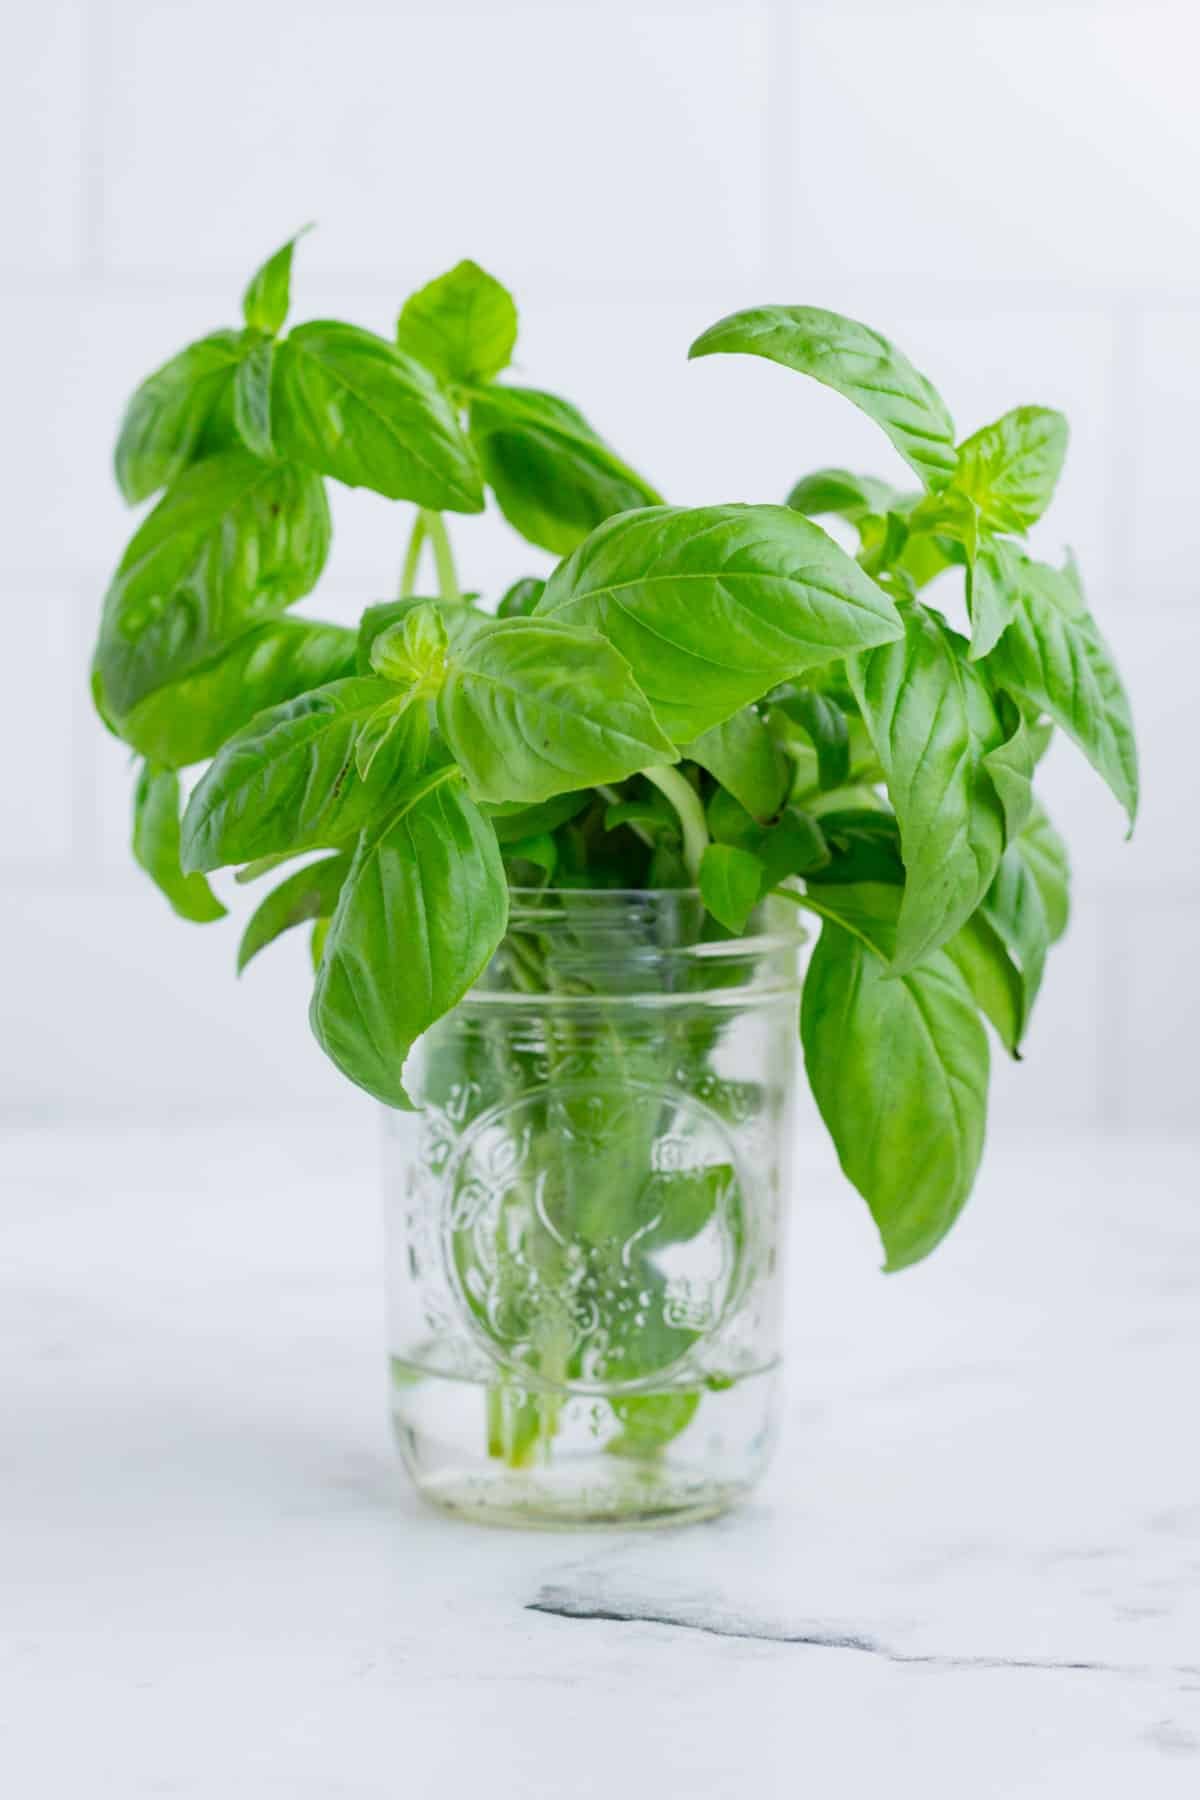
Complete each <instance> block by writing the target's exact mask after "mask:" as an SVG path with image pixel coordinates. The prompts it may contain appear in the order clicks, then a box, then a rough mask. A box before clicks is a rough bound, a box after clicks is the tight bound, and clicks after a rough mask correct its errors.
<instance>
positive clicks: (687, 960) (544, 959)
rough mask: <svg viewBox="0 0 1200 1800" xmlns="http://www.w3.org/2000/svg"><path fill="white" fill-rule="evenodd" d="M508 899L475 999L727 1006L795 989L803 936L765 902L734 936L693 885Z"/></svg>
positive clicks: (791, 912)
mask: <svg viewBox="0 0 1200 1800" xmlns="http://www.w3.org/2000/svg"><path fill="white" fill-rule="evenodd" d="M509 900H510V910H509V920H508V929H507V932H506V934H505V938H504V940H503V942H502V943H501V946H500V948H499V950H498V951H497V953H496V955H495V957H494V958H493V960H492V962H491V964H490V965H489V967H488V969H487V971H486V972H485V975H484V976H483V978H482V979H481V981H479V982H478V983H477V984H476V986H475V987H474V989H473V990H472V997H473V998H480V997H487V998H492V997H499V996H501V995H503V996H505V997H508V998H512V999H514V1000H516V999H521V998H523V999H525V1000H527V1001H528V1000H531V999H534V998H535V997H536V999H537V1000H538V1001H556V1000H561V1001H564V1002H567V1003H569V1004H574V1005H578V1004H580V1003H584V1004H587V1003H589V1002H592V1003H595V1002H596V1001H603V1002H606V1003H608V1002H611V1001H612V1000H613V999H615V998H618V997H619V998H621V999H623V1000H634V999H642V1000H652V1001H654V1002H657V1003H663V1002H667V1003H673V1004H689V1005H695V1004H697V1003H700V1004H719V1005H726V1004H735V1003H738V1002H740V1001H743V1000H744V999H745V998H746V997H747V995H748V994H749V993H750V992H754V993H756V994H758V995H760V996H761V995H762V994H763V993H764V992H765V991H770V992H773V993H780V992H784V991H788V992H795V991H796V990H797V989H798V987H799V972H798V967H797V958H798V953H799V950H800V947H801V946H802V945H803V944H804V943H806V942H807V941H808V936H809V934H808V932H807V931H806V930H805V929H804V926H803V924H801V922H800V920H799V918H798V917H797V915H796V910H795V909H794V908H793V907H792V906H791V905H790V903H789V902H788V901H786V900H783V899H779V898H777V897H774V896H771V895H768V896H767V898H766V899H765V900H764V901H762V902H760V903H759V905H758V907H757V908H756V909H755V911H754V913H753V914H752V915H751V917H750V919H749V920H748V921H747V924H746V927H745V929H744V930H743V931H742V932H741V933H739V934H738V935H736V936H733V935H730V934H728V933H724V932H723V931H722V928H721V926H720V925H719V924H718V923H717V922H716V921H715V920H714V919H713V918H712V917H711V915H710V914H709V913H708V912H707V910H706V908H705V905H704V901H703V899H702V897H701V895H700V891H699V889H698V888H694V887H691V888H572V887H567V888H556V887H551V886H547V887H540V888H529V887H520V888H512V889H510V891H509Z"/></svg>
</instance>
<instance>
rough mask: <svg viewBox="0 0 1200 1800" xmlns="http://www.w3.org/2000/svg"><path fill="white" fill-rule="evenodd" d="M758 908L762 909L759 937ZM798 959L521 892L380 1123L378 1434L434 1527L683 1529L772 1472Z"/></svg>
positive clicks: (664, 901)
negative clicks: (466, 990)
mask: <svg viewBox="0 0 1200 1800" xmlns="http://www.w3.org/2000/svg"><path fill="white" fill-rule="evenodd" d="M777 909H778V910H777ZM800 942H801V934H800V933H799V932H798V931H797V930H796V927H795V923H794V917H793V916H787V913H786V911H785V908H784V906H783V905H782V904H781V903H779V902H773V903H768V906H767V907H766V908H763V909H761V910H760V913H759V914H757V915H756V916H755V918H754V919H753V920H752V922H751V926H750V928H749V929H748V932H747V934H746V936H744V937H742V938H739V939H736V940H733V939H729V938H728V937H726V936H723V935H721V934H720V932H719V928H718V927H715V926H714V925H713V923H712V921H711V920H710V919H707V917H706V915H705V913H704V910H703V908H702V906H701V905H700V902H699V900H698V898H697V896H695V895H694V894H692V893H687V892H657V893H635V892H581V891H570V890H562V891H543V892H539V893H533V892H522V893H517V894H515V895H514V897H513V907H512V916H511V923H510V929H509V933H508V937H507V938H506V940H505V942H504V944H503V946H502V947H501V949H500V951H499V952H498V954H497V955H496V957H495V958H494V960H493V962H492V963H491V965H490V966H489V968H488V970H487V971H486V973H485V975H484V977H483V979H482V980H481V981H480V983H479V985H478V986H477V987H476V988H475V989H474V990H473V992H472V993H471V994H470V995H468V997H467V999H466V1000H465V1001H464V1002H463V1003H462V1004H461V1005H460V1006H459V1007H458V1008H457V1009H456V1010H455V1011H454V1012H453V1013H452V1014H450V1015H449V1016H448V1017H447V1018H446V1019H444V1020H442V1021H441V1022H440V1023H439V1024H438V1025H437V1026H435V1027H434V1029H433V1030H432V1031H430V1032H429V1034H428V1035H427V1037H426V1038H425V1039H424V1040H423V1042H422V1043H421V1044H420V1046H419V1047H418V1049H417V1051H416V1052H415V1053H414V1056H413V1058H412V1059H411V1061H410V1063H409V1066H408V1071H407V1079H408V1085H409V1090H410V1092H411V1093H412V1095H413V1097H414V1099H415V1100H416V1102H417V1104H418V1106H419V1108H420V1111H419V1112H417V1113H414V1114H403V1113H389V1114H388V1115H387V1147H386V1167H387V1228H388V1299H389V1337H390V1372H391V1378H390V1391H391V1407H392V1417H393V1421H394V1425H395V1430H396V1436H397V1441H398V1443H399V1446H400V1450H401V1454H402V1456H403V1458H404V1461H405V1463H406V1465H407V1467H408V1469H409V1471H410V1472H411V1474H412V1476H413V1478H414V1480H415V1481H416V1483H417V1485H418V1487H419V1488H420V1489H421V1490H422V1492H424V1493H425V1494H426V1495H427V1496H428V1498H429V1499H431V1500H433V1501H435V1502H437V1503H438V1504H440V1505H442V1506H443V1507H446V1508H449V1509H451V1510H453V1511H456V1512H460V1513H466V1514H469V1515H471V1516H474V1517H481V1518H487V1519H494V1520H497V1521H499V1522H511V1523H525V1524H571V1523H579V1522H597V1521H612V1522H616V1523H626V1524H627V1523H632V1522H639V1521H642V1522H651V1521H656V1520H670V1519H677V1518H680V1517H702V1516H704V1515H706V1514H709V1513H713V1512H717V1511H720V1510H721V1509H723V1508H724V1507H726V1506H727V1505H729V1504H730V1503H732V1502H733V1501H734V1500H736V1499H737V1498H738V1496H739V1495H740V1494H742V1493H743V1492H744V1491H745V1490H746V1489H747V1488H748V1487H749V1486H750V1485H751V1483H752V1482H753V1481H754V1480H755V1478H756V1477H757V1476H758V1474H759V1473H760V1472H761V1470H762V1468H763V1466H764V1463H765V1461H766V1457H767V1454H768V1451H769V1448H770V1442H771V1435H772V1422H773V1415H774V1404H775V1393H776V1384H777V1365H778V1358H779V1319H778V1298H779V1263H780V1247H781V1245H780V1238H781V1224H782V1218H781V1208H782V1202H783V1200H784V1197H785V1196H786V1192H787V1155H788V1147H789V1127H790V1111H791V1099H792V1089H793V1076H794V1070H795V1059H796V1043H797V1030H796V995H797V986H798V978H797V959H798V949H799V945H800Z"/></svg>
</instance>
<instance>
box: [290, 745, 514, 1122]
mask: <svg viewBox="0 0 1200 1800" xmlns="http://www.w3.org/2000/svg"><path fill="white" fill-rule="evenodd" d="M507 918H508V888H507V884H506V882H505V878H504V865H503V863H502V862H501V860H500V852H499V849H498V848H497V844H496V834H495V832H494V831H493V830H492V828H491V826H490V825H489V824H488V822H487V820H486V819H485V818H484V817H483V816H482V814H481V813H480V812H479V810H478V808H477V807H476V806H475V805H474V804H473V803H472V801H471V800H470V798H469V797H468V795H467V794H466V792H465V791H464V789H463V785H462V782H461V780H460V779H459V778H458V773H457V771H456V770H455V769H453V768H452V767H451V768H448V769H445V768H444V769H440V770H438V771H437V772H436V773H434V774H432V775H426V776H423V777H422V778H421V781H420V782H419V783H418V784H417V785H416V786H415V787H414V789H413V791H412V794H411V795H410V796H409V797H407V798H406V799H405V800H404V801H403V802H402V803H401V804H400V805H399V806H397V807H395V808H392V809H390V810H389V812H388V814H387V816H386V817H385V818H383V819H382V820H381V821H379V822H378V823H377V824H376V825H375V826H374V827H372V829H370V830H369V831H367V832H365V833H364V835H363V837H362V840H361V842H360V843H359V846H358V849H357V850H356V851H355V855H354V862H353V866H352V867H351V870H350V874H349V876H348V878H347V880H346V884H345V886H344V888H343V889H342V895H341V899H340V900H339V901H338V906H337V911H336V912H335V913H334V916H333V923H332V924H331V925H330V928H329V934H328V936H327V938H326V940H325V947H324V952H323V955H322V958H321V966H320V970H319V972H318V975H317V984H316V989H315V991H314V993H313V1000H312V1008H311V1012H310V1015H309V1016H310V1020H311V1023H312V1028H313V1031H314V1032H315V1033H316V1036H317V1041H318V1042H319V1043H320V1045H321V1046H322V1048H323V1049H324V1050H325V1052H326V1054H327V1055H328V1056H330V1057H331V1058H332V1059H333V1061H334V1062H335V1063H336V1064H337V1066H338V1068H339V1069H341V1071H342V1073H343V1074H344V1075H347V1076H349V1078H350V1080H351V1081H353V1082H356V1083H357V1084H358V1086H359V1087H362V1088H365V1089H366V1090H367V1092H368V1093H369V1094H373V1095H374V1096H375V1098H376V1099H377V1100H382V1101H383V1102H384V1104H385V1105H388V1106H397V1107H404V1108H408V1107H409V1106H410V1105H411V1102H410V1100H409V1098H408V1095H407V1094H406V1093H405V1091H404V1086H403V1082H402V1073H403V1068H404V1062H405V1058H406V1057H407V1055H408V1053H409V1051H410V1050H411V1048H412V1046H413V1044H414V1043H415V1042H416V1040H417V1038H418V1037H420V1035H421V1033H422V1032H423V1031H425V1030H427V1029H428V1027H429V1026H430V1025H432V1024H433V1023H434V1022H435V1020H437V1019H440V1018H441V1017H442V1015H443V1014H444V1013H446V1012H448V1011H449V1010H450V1008H451V1007H452V1006H455V1005H457V1003H458V1002H459V1001H460V1000H461V999H462V997H463V995H464V994H465V993H466V992H467V991H468V989H469V988H470V987H471V986H472V985H473V983H474V982H475V981H476V979H477V978H478V976H479V975H480V974H481V973H482V971H483V970H484V969H485V968H486V967H487V964H488V962H489V961H490V960H491V957H492V956H493V954H494V952H495V951H496V949H497V947H498V945H499V943H500V940H501V939H502V937H503V936H504V930H505V926H506V923H507Z"/></svg>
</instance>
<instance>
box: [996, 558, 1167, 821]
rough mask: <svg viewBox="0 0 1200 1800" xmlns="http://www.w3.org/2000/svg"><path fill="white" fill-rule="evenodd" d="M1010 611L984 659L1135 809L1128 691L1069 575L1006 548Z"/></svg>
mask: <svg viewBox="0 0 1200 1800" xmlns="http://www.w3.org/2000/svg"><path fill="white" fill-rule="evenodd" d="M1008 561H1009V566H1010V569H1011V573H1012V581H1013V586H1012V587H1011V589H1010V599H1011V602H1012V619H1011V622H1010V623H1009V625H1008V628H1007V630H1006V631H1005V632H1004V635H1003V636H1002V637H1001V639H1000V641H999V643H998V644H997V645H996V647H995V648H994V649H993V650H992V651H991V652H990V654H989V655H988V656H987V658H986V659H985V666H986V667H987V669H988V671H989V673H990V674H991V676H992V678H993V680H994V681H995V682H996V683H998V685H999V686H1001V687H1004V688H1007V689H1008V690H1009V691H1010V692H1011V693H1013V694H1015V695H1017V697H1018V698H1019V699H1021V700H1025V701H1028V702H1029V703H1030V704H1031V705H1033V706H1036V707H1038V708H1039V709H1040V710H1041V711H1043V712H1047V713H1049V715H1050V717H1051V718H1052V719H1053V720H1054V723H1055V724H1056V725H1058V726H1061V728H1062V730H1063V731H1065V732H1066V734H1067V736H1068V737H1070V738H1073V739H1074V741H1075V742H1076V744H1078V746H1079V748H1080V749H1081V750H1082V751H1083V754H1084V755H1085V756H1086V757H1087V759H1088V761H1089V762H1090V763H1091V764H1092V767H1093V768H1094V769H1096V770H1097V772H1098V773H1099V774H1100V775H1101V776H1102V777H1103V779H1104V780H1105V781H1106V782H1107V783H1108V786H1109V787H1110V788H1111V790H1112V792H1113V793H1114V794H1115V796H1116V798H1117V799H1118V800H1119V801H1120V803H1121V805H1122V806H1123V807H1124V808H1125V811H1126V813H1127V815H1128V818H1129V823H1130V827H1131V828H1132V826H1133V821H1134V819H1135V817H1136V816H1137V804H1138V761H1137V744H1136V742H1135V740H1134V735H1133V717H1132V714H1131V712H1130V707H1129V697H1128V695H1127V694H1126V692H1125V689H1124V687H1123V685H1122V682H1121V677H1120V676H1119V675H1118V673H1117V668H1116V664H1115V663H1114V661H1113V658H1112V652H1111V651H1110V650H1109V647H1108V645H1107V644H1106V643H1105V641H1104V639H1103V637H1102V636H1101V634H1100V629H1099V627H1098V626H1097V624H1096V621H1095V620H1094V619H1093V618H1092V616H1091V614H1090V613H1088V612H1086V611H1084V610H1081V603H1080V601H1079V598H1078V595H1077V592H1076V589H1075V585H1074V583H1073V582H1072V581H1071V580H1070V579H1069V578H1068V577H1066V576H1064V575H1062V574H1060V573H1059V571H1058V570H1057V569H1051V568H1047V566H1046V565H1045V563H1039V562H1034V561H1033V559H1032V558H1031V557H1027V556H1024V555H1022V554H1021V553H1020V552H1016V551H1014V552H1011V553H1010V556H1009V559H1008Z"/></svg>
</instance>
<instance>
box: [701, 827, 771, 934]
mask: <svg viewBox="0 0 1200 1800" xmlns="http://www.w3.org/2000/svg"><path fill="white" fill-rule="evenodd" d="M699 884H700V897H701V899H702V900H703V901H704V904H705V906H706V907H707V908H708V910H709V912H710V913H711V914H712V916H713V918H714V919H718V920H719V921H720V923H721V924H722V925H724V926H725V928H726V930H727V931H732V932H734V933H735V934H737V933H740V932H742V931H744V930H745V927H746V920H747V919H748V918H749V917H750V914H751V913H752V912H753V911H754V908H755V907H756V906H757V905H758V901H759V896H760V894H761V892H762V885H763V865H762V864H761V862H759V860H758V858H757V856H754V855H752V853H751V852H750V851H749V850H737V849H735V848H734V847H733V846H732V845H731V844H709V846H708V848H707V849H706V850H705V852H704V855H703V856H702V857H701V858H700V874H699Z"/></svg>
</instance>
